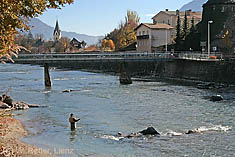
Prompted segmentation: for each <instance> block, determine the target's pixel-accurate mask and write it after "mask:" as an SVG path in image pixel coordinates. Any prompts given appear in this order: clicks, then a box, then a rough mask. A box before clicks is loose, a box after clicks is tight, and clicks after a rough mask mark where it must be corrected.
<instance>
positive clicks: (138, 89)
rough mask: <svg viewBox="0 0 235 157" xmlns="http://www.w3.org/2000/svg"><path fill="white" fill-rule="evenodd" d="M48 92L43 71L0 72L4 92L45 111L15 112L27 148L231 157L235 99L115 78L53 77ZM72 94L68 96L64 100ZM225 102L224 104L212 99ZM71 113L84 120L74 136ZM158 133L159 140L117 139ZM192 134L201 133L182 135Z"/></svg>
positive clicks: (4, 67) (10, 68) (8, 68)
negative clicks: (147, 131)
mask: <svg viewBox="0 0 235 157" xmlns="http://www.w3.org/2000/svg"><path fill="white" fill-rule="evenodd" d="M50 73H51V78H52V82H53V86H52V88H51V89H45V87H44V80H43V68H42V67H40V66H30V65H17V64H1V65H0V76H1V77H0V86H1V88H0V92H1V93H4V92H5V91H6V90H7V89H8V88H10V93H9V95H10V96H11V97H12V98H13V99H14V100H15V101H20V100H21V101H25V102H27V103H34V104H40V105H41V106H43V107H41V108H32V109H28V110H25V111H17V112H15V115H16V117H17V118H18V119H20V120H21V121H22V122H23V124H24V125H25V127H26V129H27V130H28V131H29V136H28V137H25V138H23V139H22V141H24V142H27V143H29V144H33V145H36V146H38V147H40V148H42V149H44V150H49V151H50V153H52V154H53V155H56V156H98V157H99V156H100V157H106V156H107V157H109V156H115V157H116V156H117V157H119V156H120V157H122V156H128V157H129V156H138V157H142V156H146V157H148V156H149V157H152V156H224V157H225V156H226V157H227V156H234V154H235V131H234V128H235V122H234V118H235V99H234V97H235V94H233V92H231V91H230V92H222V93H218V92H217V91H216V92H215V91H212V90H202V89H197V88H195V87H193V86H183V85H180V84H170V83H164V82H141V81H138V82H135V81H134V82H133V84H131V85H120V84H119V78H118V77H117V76H111V75H106V74H100V73H90V72H81V71H72V70H70V71H69V70H67V71H66V70H60V69H51V70H50ZM66 89H73V90H74V91H72V92H70V93H63V92H62V91H64V90H66ZM214 94H222V95H223V96H224V97H225V100H224V101H221V102H212V101H210V100H209V99H208V98H207V97H208V96H211V95H214ZM70 113H74V114H75V116H76V117H79V118H81V121H80V122H78V128H77V129H76V131H70V125H69V122H68V118H69V115H70ZM148 126H153V127H154V128H155V129H156V130H157V131H158V132H160V133H161V135H160V136H143V137H138V138H128V139H120V138H118V137H117V136H116V135H117V133H118V132H123V133H125V134H129V133H131V132H138V131H141V130H143V129H145V128H147V127H148ZM189 129H196V130H198V131H199V133H196V134H182V133H184V132H186V131H187V130H189Z"/></svg>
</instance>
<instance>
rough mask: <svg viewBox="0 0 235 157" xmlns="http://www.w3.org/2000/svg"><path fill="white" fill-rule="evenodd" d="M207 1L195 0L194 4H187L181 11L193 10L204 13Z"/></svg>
mask: <svg viewBox="0 0 235 157" xmlns="http://www.w3.org/2000/svg"><path fill="white" fill-rule="evenodd" d="M206 2H207V0H193V1H192V2H189V3H188V4H185V5H184V6H183V7H182V8H181V9H180V11H185V10H189V9H191V10H193V11H202V6H203V4H204V3H206Z"/></svg>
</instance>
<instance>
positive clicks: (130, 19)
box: [125, 10, 140, 29]
mask: <svg viewBox="0 0 235 157" xmlns="http://www.w3.org/2000/svg"><path fill="white" fill-rule="evenodd" d="M125 20H126V21H125V25H130V26H131V27H132V28H134V29H135V28H136V27H137V26H138V25H139V22H140V17H139V16H138V14H137V12H136V11H131V10H127V15H126V17H125Z"/></svg>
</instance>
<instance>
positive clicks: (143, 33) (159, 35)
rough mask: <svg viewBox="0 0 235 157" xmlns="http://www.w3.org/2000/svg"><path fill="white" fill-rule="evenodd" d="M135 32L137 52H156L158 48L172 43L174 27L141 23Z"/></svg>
mask: <svg viewBox="0 0 235 157" xmlns="http://www.w3.org/2000/svg"><path fill="white" fill-rule="evenodd" d="M135 30H136V32H137V51H138V52H149V53H151V52H156V51H157V50H158V47H160V46H165V45H167V44H172V43H173V37H174V27H172V26H170V25H168V24H152V23H141V24H140V25H139V26H138V27H137V28H136V29H135Z"/></svg>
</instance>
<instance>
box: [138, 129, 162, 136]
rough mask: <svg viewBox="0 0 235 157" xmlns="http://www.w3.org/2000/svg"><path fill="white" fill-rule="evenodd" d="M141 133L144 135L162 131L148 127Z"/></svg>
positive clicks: (157, 133)
mask: <svg viewBox="0 0 235 157" xmlns="http://www.w3.org/2000/svg"><path fill="white" fill-rule="evenodd" d="M139 133H141V134H143V135H160V133H159V132H157V131H156V130H155V129H154V128H153V127H148V128H147V129H145V130H142V131H140V132H139Z"/></svg>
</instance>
